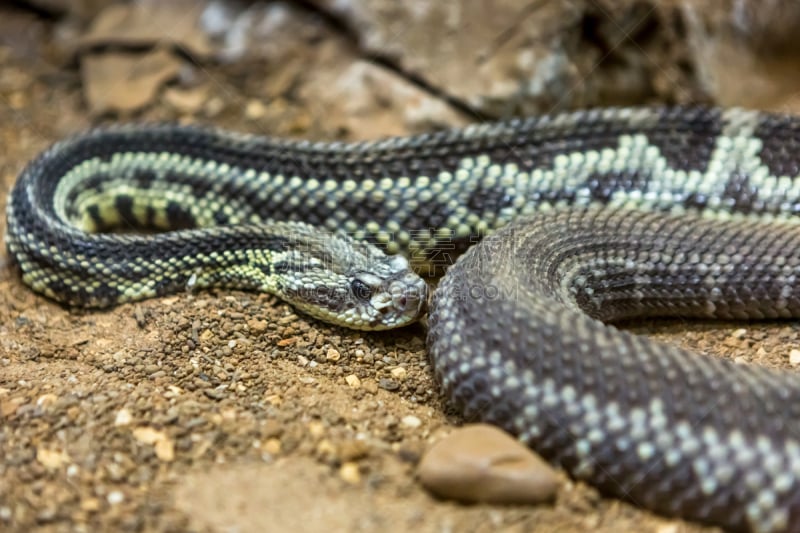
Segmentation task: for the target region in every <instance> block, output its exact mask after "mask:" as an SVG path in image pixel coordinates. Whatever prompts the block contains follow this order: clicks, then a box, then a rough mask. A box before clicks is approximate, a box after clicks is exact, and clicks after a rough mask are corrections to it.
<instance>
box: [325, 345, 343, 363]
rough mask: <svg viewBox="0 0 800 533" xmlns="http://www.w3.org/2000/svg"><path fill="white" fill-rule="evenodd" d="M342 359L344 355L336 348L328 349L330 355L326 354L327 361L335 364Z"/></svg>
mask: <svg viewBox="0 0 800 533" xmlns="http://www.w3.org/2000/svg"><path fill="white" fill-rule="evenodd" d="M341 357H342V354H340V353H339V350H337V349H336V348H328V353H326V354H325V359H326V360H328V361H333V362H335V361H338V360H339V359H341Z"/></svg>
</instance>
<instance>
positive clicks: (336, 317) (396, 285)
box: [274, 228, 427, 330]
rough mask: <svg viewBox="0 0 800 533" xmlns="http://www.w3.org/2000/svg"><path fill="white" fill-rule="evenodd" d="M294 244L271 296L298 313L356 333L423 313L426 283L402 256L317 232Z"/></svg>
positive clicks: (412, 319)
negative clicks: (298, 311)
mask: <svg viewBox="0 0 800 533" xmlns="http://www.w3.org/2000/svg"><path fill="white" fill-rule="evenodd" d="M295 244H296V245H297V246H296V247H293V248H292V249H291V250H286V251H284V252H283V254H284V259H283V260H282V262H284V263H288V264H290V265H292V266H291V267H289V268H286V269H284V271H283V272H282V273H281V280H280V283H279V285H280V286H279V287H278V289H277V290H275V291H274V292H275V293H276V295H278V296H279V297H281V298H283V299H285V300H286V301H288V302H289V303H291V304H292V305H293V306H295V307H297V308H299V309H301V310H302V311H303V312H305V313H307V314H309V315H311V316H313V317H315V318H318V319H320V320H323V321H325V322H329V323H332V324H336V325H340V326H345V327H348V328H351V329H361V330H383V329H392V328H397V327H401V326H405V325H408V324H411V323H413V322H415V321H416V320H417V319H418V318H419V317H420V316H421V315H422V314H423V313H424V312H425V310H426V301H427V284H426V283H425V280H423V279H422V278H421V277H420V276H419V275H418V274H416V273H415V272H414V271H413V270H412V268H411V266H410V265H409V262H408V260H407V259H406V258H405V257H403V256H401V255H387V254H385V253H384V252H383V251H382V250H380V249H379V248H377V247H376V246H374V245H372V244H369V243H366V242H364V241H360V240H356V239H353V238H351V237H349V236H347V235H344V234H341V233H327V232H325V233H324V234H323V233H320V230H319V228H315V229H314V234H313V236H306V237H304V238H303V239H301V240H300V241H299V242H297V243H295Z"/></svg>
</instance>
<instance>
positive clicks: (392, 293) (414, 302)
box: [371, 273, 428, 328]
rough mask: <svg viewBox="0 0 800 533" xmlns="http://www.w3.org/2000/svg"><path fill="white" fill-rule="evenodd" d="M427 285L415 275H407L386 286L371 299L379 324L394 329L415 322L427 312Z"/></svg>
mask: <svg viewBox="0 0 800 533" xmlns="http://www.w3.org/2000/svg"><path fill="white" fill-rule="evenodd" d="M427 294H428V285H427V284H426V283H425V281H424V280H423V279H422V278H420V277H419V276H417V275H416V274H413V273H409V274H407V275H405V276H403V277H402V278H400V279H396V280H394V281H392V282H390V283H389V284H388V286H387V287H386V290H385V291H383V292H382V293H381V294H380V296H376V297H374V298H373V299H372V301H371V304H372V307H373V308H374V309H375V310H376V311H377V312H378V314H379V319H378V321H379V323H381V324H382V325H383V326H384V327H387V328H394V327H399V326H405V325H407V324H411V323H413V322H415V321H416V320H417V319H418V318H419V317H420V316H421V315H422V314H424V313H425V311H426V310H427V301H428V296H427Z"/></svg>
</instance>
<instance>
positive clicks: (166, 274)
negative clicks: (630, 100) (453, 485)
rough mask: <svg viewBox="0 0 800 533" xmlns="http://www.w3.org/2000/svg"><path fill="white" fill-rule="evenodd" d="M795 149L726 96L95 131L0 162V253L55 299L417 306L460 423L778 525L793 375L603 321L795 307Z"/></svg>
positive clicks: (358, 315)
mask: <svg viewBox="0 0 800 533" xmlns="http://www.w3.org/2000/svg"><path fill="white" fill-rule="evenodd" d="M798 154H800V118H798V117H794V116H791V115H785V114H777V113H768V112H763V111H755V110H745V109H738V108H714V107H687V106H663V107H649V106H645V107H617V108H597V109H585V110H578V111H568V112H559V113H551V114H543V115H540V116H534V117H526V118H516V119H510V120H504V121H499V122H486V123H480V124H472V125H469V126H466V127H462V128H456V129H445V130H439V131H432V132H429V133H422V134H416V135H411V136H406V137H392V138H386V139H376V140H368V141H359V142H312V141H307V140H295V139H280V138H272V137H267V136H263V135H257V134H244V133H236V132H232V131H227V130H222V129H216V128H213V127H203V126H196V125H174V124H147V123H137V124H117V125H114V126H106V127H100V128H96V129H92V130H89V131H87V132H84V133H81V134H77V135H74V136H72V137H68V138H66V139H64V140H61V141H59V142H57V143H55V144H54V145H52V146H51V147H50V148H48V149H46V150H45V151H44V152H42V153H41V154H40V155H39V156H37V157H36V158H35V159H33V160H32V161H31V162H30V163H29V164H28V165H27V166H26V167H25V168H24V169H23V170H22V172H21V174H20V176H19V178H18V179H17V181H16V182H15V184H14V186H13V188H12V191H11V193H10V197H9V200H8V205H7V224H6V245H7V248H8V251H9V254H10V255H11V256H12V257H13V258H14V259H15V262H16V263H17V264H18V265H19V270H20V271H21V276H22V280H23V281H24V283H26V284H27V285H28V286H29V287H30V288H32V289H33V290H34V291H36V292H38V293H41V294H42V295H44V296H46V297H48V298H50V299H53V300H56V301H58V302H60V303H62V304H64V305H66V306H68V307H86V308H104V307H109V306H114V305H117V304H121V303H125V302H133V301H138V300H142V299H144V298H152V297H157V296H161V295H164V294H170V293H175V292H181V291H194V290H199V289H204V288H210V287H217V288H241V289H247V290H256V291H265V292H269V293H272V294H275V295H277V296H278V297H279V298H281V299H284V300H286V301H287V302H289V303H291V304H292V305H294V306H296V307H297V308H299V309H300V310H301V311H303V312H305V313H308V314H310V315H312V316H314V317H316V318H320V319H322V320H325V321H329V322H333V323H335V324H339V325H343V326H346V327H350V328H356V329H365V330H375V329H388V328H393V327H399V326H403V325H406V324H409V323H412V322H414V321H415V320H417V319H418V318H420V317H421V316H423V315H424V314H425V313H426V312H427V322H428V324H427V327H428V333H427V349H428V353H429V357H430V361H431V366H432V369H433V372H434V375H435V378H436V380H437V382H438V383H439V384H440V386H441V390H442V392H443V394H444V395H445V397H446V398H447V399H448V401H449V402H450V403H451V404H452V405H453V406H455V407H457V408H458V410H459V411H460V413H461V414H462V415H463V417H464V420H468V421H469V420H483V421H486V422H490V423H492V424H496V425H498V426H500V427H502V428H504V429H506V430H507V431H509V432H511V433H512V434H514V435H516V436H517V437H518V438H519V440H520V441H522V442H524V443H525V444H527V445H529V446H530V447H531V448H533V449H534V450H536V451H537V452H538V453H539V454H541V455H542V456H543V457H545V458H546V459H548V460H549V461H550V462H552V463H554V464H556V465H560V466H561V467H563V468H564V469H565V470H566V471H567V472H568V473H569V474H570V475H571V476H572V477H573V478H575V479H578V480H583V481H586V482H588V483H590V484H592V485H594V486H596V487H598V488H599V489H600V490H601V491H602V492H603V493H604V494H608V495H609V496H613V497H617V498H622V499H625V500H628V501H631V502H633V503H635V504H637V505H639V506H641V507H644V508H646V509H650V510H652V511H654V512H657V513H660V514H663V515H666V516H674V517H681V518H684V519H687V520H692V521H697V522H700V523H705V524H712V525H718V526H722V527H724V528H726V529H729V530H732V531H759V532H769V531H800V422H798V420H800V384H798V380H797V376H796V375H794V374H793V373H791V372H781V371H777V370H774V369H767V368H763V367H761V366H758V365H750V364H736V363H734V362H732V361H729V360H725V359H721V358H716V357H712V356H709V355H705V354H697V353H692V352H690V351H687V350H685V349H683V348H679V347H677V346H672V345H667V344H662V343H658V342H656V341H654V340H652V339H649V338H647V337H645V336H640V335H635V334H633V333H631V332H628V331H625V330H622V329H619V328H618V327H617V326H615V324H616V323H617V322H619V321H624V320H626V319H630V318H638V317H651V316H677V317H681V318H717V319H785V318H791V317H797V316H800V284H798V279H800V278H798V276H800V225H798V223H797V222H798V220H800V218H798V214H800V155H798ZM424 268H428V272H434V273H442V272H443V273H444V276H443V277H442V278H441V280H440V281H439V283H438V286H437V287H436V289H435V290H433V291H432V294H431V290H429V289H428V288H427V287H428V285H427V283H426V281H425V279H424V278H425V277H426V276H425V275H424Z"/></svg>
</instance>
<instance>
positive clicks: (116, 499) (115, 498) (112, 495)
mask: <svg viewBox="0 0 800 533" xmlns="http://www.w3.org/2000/svg"><path fill="white" fill-rule="evenodd" d="M106 501H108V503H109V504H110V505H118V504H120V503H122V502H124V501H125V494H123V493H122V491H119V490H112V491H111V492H109V493H108V496H106Z"/></svg>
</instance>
